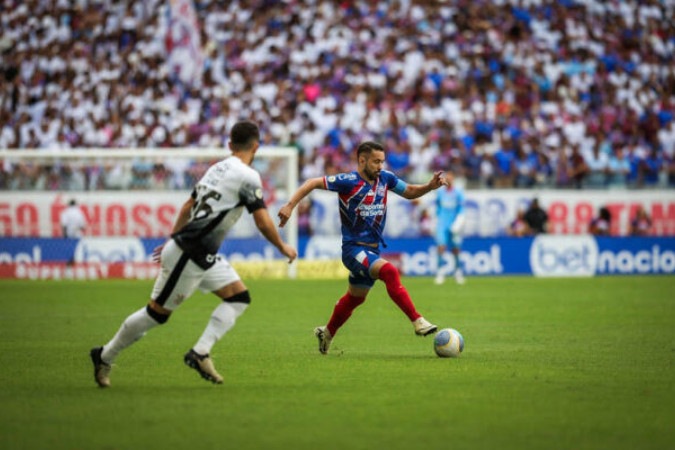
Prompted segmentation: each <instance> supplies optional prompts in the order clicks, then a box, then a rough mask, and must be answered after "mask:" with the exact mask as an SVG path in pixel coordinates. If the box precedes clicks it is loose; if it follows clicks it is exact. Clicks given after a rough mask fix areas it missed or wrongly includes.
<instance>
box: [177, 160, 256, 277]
mask: <svg viewBox="0 0 675 450" xmlns="http://www.w3.org/2000/svg"><path fill="white" fill-rule="evenodd" d="M192 198H193V199H194V201H195V204H194V206H193V207H192V211H191V214H190V220H189V221H188V223H187V224H186V225H185V226H184V227H183V228H182V229H181V230H179V231H178V232H176V233H174V234H173V235H172V236H171V237H172V238H173V239H174V240H175V241H176V243H177V244H178V246H179V247H180V248H181V249H182V250H183V251H184V252H185V253H186V254H187V255H188V256H189V257H190V259H192V260H193V261H194V262H195V263H197V264H198V265H199V266H201V267H203V268H205V269H206V268H208V267H210V266H211V265H212V264H213V260H214V255H215V254H216V253H217V252H218V249H219V248H220V245H221V244H222V242H223V240H224V239H225V236H226V235H227V232H228V231H229V230H230V229H231V228H232V226H234V224H235V223H236V222H237V220H238V219H239V217H241V214H242V212H243V210H244V208H246V209H247V210H248V212H249V213H252V212H254V211H256V210H258V209H260V208H264V207H265V202H264V201H263V194H262V180H261V179H260V174H258V172H256V171H255V170H254V169H252V168H251V167H250V166H248V165H246V164H244V162H242V161H241V160H240V159H239V158H237V157H234V156H230V157H228V158H226V159H224V160H222V161H220V162H218V163H216V164H214V165H213V166H211V167H210V168H209V169H208V170H207V171H206V173H205V174H204V176H203V177H202V179H201V180H199V182H198V183H197V185H196V186H195V188H194V190H193V191H192Z"/></svg>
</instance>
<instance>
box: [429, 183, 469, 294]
mask: <svg viewBox="0 0 675 450" xmlns="http://www.w3.org/2000/svg"><path fill="white" fill-rule="evenodd" d="M445 181H446V183H447V185H446V187H445V189H439V190H438V194H437V197H436V219H437V220H436V249H437V251H438V266H437V269H436V278H435V280H434V282H435V283H436V284H443V283H444V282H445V274H446V271H447V268H446V265H445V262H444V255H445V250H446V249H450V251H451V252H452V256H453V258H454V263H455V268H454V273H455V281H456V282H457V284H464V274H463V270H462V261H461V260H460V259H459V252H460V250H461V247H462V240H463V238H464V236H463V232H464V221H465V219H464V190H463V189H462V188H460V187H459V186H457V183H455V181H454V175H453V173H452V171H451V170H448V171H447V172H445Z"/></svg>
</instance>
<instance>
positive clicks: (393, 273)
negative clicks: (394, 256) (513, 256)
mask: <svg viewBox="0 0 675 450" xmlns="http://www.w3.org/2000/svg"><path fill="white" fill-rule="evenodd" d="M378 275H379V277H380V279H381V280H382V281H385V282H386V281H388V280H397V279H399V278H400V276H399V273H398V269H397V268H396V266H394V265H393V264H392V263H390V262H387V263H386V264H384V265H383V266H382V267H380V273H379V274H378Z"/></svg>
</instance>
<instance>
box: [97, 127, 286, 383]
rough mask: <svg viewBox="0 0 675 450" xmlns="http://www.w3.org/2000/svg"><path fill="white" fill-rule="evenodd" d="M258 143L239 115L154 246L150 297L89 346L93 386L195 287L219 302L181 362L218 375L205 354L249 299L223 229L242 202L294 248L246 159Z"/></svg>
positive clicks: (267, 231)
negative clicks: (217, 156)
mask: <svg viewBox="0 0 675 450" xmlns="http://www.w3.org/2000/svg"><path fill="white" fill-rule="evenodd" d="M259 145H260V132H259V130H258V126H257V125H256V124H255V123H252V122H248V121H245V122H238V123H236V124H235V125H234V126H233V127H232V130H231V132H230V142H229V147H230V150H232V155H231V156H228V157H226V158H225V159H223V160H222V161H220V162H218V163H216V164H214V165H213V166H211V167H210V168H209V169H208V170H207V172H206V173H205V174H204V176H203V177H202V179H201V180H200V181H199V182H198V183H197V185H196V186H195V188H194V190H193V191H192V195H191V196H190V198H189V199H188V200H187V201H186V202H185V204H184V205H183V206H182V207H181V210H180V212H179V213H178V218H177V219H176V222H175V224H174V227H173V230H172V233H171V238H170V239H169V240H168V241H167V242H166V243H165V244H164V245H162V246H160V247H158V248H157V249H156V251H155V254H156V255H157V256H158V258H159V261H160V263H161V271H160V273H159V275H158V276H157V279H156V281H155V286H154V288H153V290H152V294H151V296H150V302H149V303H148V305H147V306H145V307H143V308H141V309H139V310H138V311H136V312H134V313H133V314H131V315H130V316H129V317H127V318H126V320H125V321H124V323H122V326H121V327H120V329H119V331H117V334H115V336H114V337H113V338H112V339H111V340H110V342H108V343H107V344H105V345H104V346H102V347H96V348H93V349H92V350H91V352H90V356H91V360H92V362H93V364H94V379H95V380H96V383H97V384H98V385H99V386H100V387H108V386H110V370H111V365H112V363H113V362H114V361H115V359H116V358H117V356H118V354H119V353H120V352H121V351H122V350H123V349H125V348H127V347H128V346H130V345H131V344H133V343H134V342H136V341H137V340H138V339H140V338H141V337H143V335H144V334H145V333H146V332H147V331H148V330H150V329H151V328H154V327H155V326H157V325H160V324H163V323H165V322H166V321H167V320H168V319H169V316H170V315H171V313H172V312H173V311H174V310H175V309H176V308H177V307H178V306H179V305H180V304H181V303H182V302H183V301H184V300H185V299H187V298H188V297H190V295H192V293H193V292H195V290H197V289H202V290H206V291H210V292H213V293H214V294H215V295H217V296H218V297H219V298H220V299H222V302H221V303H220V304H219V305H218V306H217V307H216V308H215V310H214V311H213V313H212V314H211V318H210V319H209V322H208V324H207V326H206V329H205V330H204V333H203V334H202V336H201V337H200V338H199V340H198V341H197V343H196V344H195V346H194V347H192V348H191V349H190V350H189V351H188V352H187V353H186V354H185V356H184V362H185V364H187V365H188V366H189V367H191V368H193V369H195V370H196V371H197V372H198V373H199V374H200V375H201V376H202V378H204V379H205V380H208V381H211V382H213V383H222V382H223V377H222V376H221V375H220V374H219V373H218V372H217V371H216V369H215V367H214V365H213V361H212V360H211V358H210V357H209V354H210V352H211V349H212V347H213V346H214V345H215V343H216V342H217V341H218V340H219V339H220V338H222V337H223V335H224V334H225V333H227V331H228V330H230V329H231V328H232V327H233V326H234V323H235V321H236V319H237V318H238V317H239V316H240V315H241V314H242V313H243V312H244V310H246V308H247V307H248V305H249V303H250V301H251V297H250V295H249V292H248V289H247V288H246V285H244V283H243V281H242V280H241V279H240V278H239V275H238V274H237V272H236V271H235V270H234V268H233V267H232V266H231V265H230V264H229V263H228V262H227V260H226V259H225V258H224V257H223V256H221V255H218V254H217V252H218V249H219V248H220V245H221V244H222V242H223V240H224V239H225V235H226V234H227V232H228V230H230V228H232V226H233V225H234V224H235V222H236V221H237V220H238V219H239V217H240V216H241V214H242V212H243V210H244V208H246V210H247V211H248V212H249V213H250V214H252V215H253V219H254V221H255V225H256V227H257V228H258V229H259V230H260V232H261V233H262V234H263V236H264V237H265V238H266V239H267V240H268V241H269V242H270V243H272V244H273V245H274V246H275V247H277V248H278V249H279V251H280V252H281V253H282V254H283V255H284V256H285V257H287V258H288V260H289V263H290V262H292V261H293V260H294V259H295V258H296V256H297V252H296V250H295V249H294V248H293V247H291V246H290V245H288V244H287V243H286V242H284V241H283V240H282V238H281V236H280V235H279V232H278V231H277V229H276V226H275V224H274V222H273V221H272V218H271V217H270V215H269V213H268V211H267V209H266V208H265V202H264V201H263V195H262V182H261V179H260V175H259V174H258V172H256V171H255V170H254V169H253V168H251V167H250V166H251V163H252V162H253V158H254V157H255V153H256V151H257V149H258V146H259Z"/></svg>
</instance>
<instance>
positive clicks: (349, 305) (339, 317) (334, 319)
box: [326, 292, 366, 336]
mask: <svg viewBox="0 0 675 450" xmlns="http://www.w3.org/2000/svg"><path fill="white" fill-rule="evenodd" d="M365 300H366V298H365V297H356V296H354V295H352V294H350V293H349V292H347V293H346V294H345V295H343V296H342V298H341V299H340V300H338V301H337V303H336V304H335V308H333V314H332V315H331V316H330V320H329V321H328V324H327V325H326V328H328V331H329V332H330V335H331V336H335V333H337V331H338V330H339V329H340V327H341V326H342V325H344V324H345V322H347V320H348V319H349V318H350V317H351V315H352V312H354V310H355V309H356V308H357V307H358V306H359V305H360V304H361V303H363V302H364V301H365Z"/></svg>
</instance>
